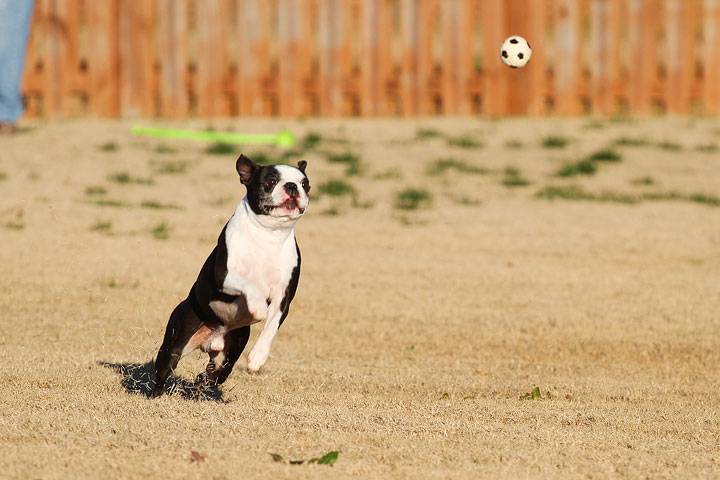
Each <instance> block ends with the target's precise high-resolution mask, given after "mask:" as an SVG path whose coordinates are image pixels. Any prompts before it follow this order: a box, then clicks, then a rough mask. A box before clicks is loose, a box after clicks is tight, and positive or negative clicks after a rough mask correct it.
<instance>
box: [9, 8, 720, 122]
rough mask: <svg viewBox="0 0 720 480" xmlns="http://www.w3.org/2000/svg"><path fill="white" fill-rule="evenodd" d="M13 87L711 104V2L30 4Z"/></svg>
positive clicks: (718, 90)
mask: <svg viewBox="0 0 720 480" xmlns="http://www.w3.org/2000/svg"><path fill="white" fill-rule="evenodd" d="M510 34H519V35H523V36H524V37H525V38H527V39H528V40H529V42H530V44H531V45H532V47H533V56H532V60H531V61H530V63H529V64H528V66H527V67H525V68H523V69H517V70H511V69H509V68H508V67H506V66H505V65H504V64H502V63H501V62H500V59H499V55H498V50H499V47H500V44H501V42H502V40H503V39H504V38H505V37H507V36H509V35H510ZM23 91H24V95H25V98H26V99H27V105H28V114H29V115H32V116H78V115H94V116H100V117H118V116H120V117H134V116H141V117H156V116H162V117H187V116H202V117H222V116H238V115H239V116H259V115H279V116H284V117H285V116H287V117H296V116H307V115H322V116H350V115H360V116H389V115H402V116H413V115H436V114H442V115H468V114H483V115H491V116H495V115H506V114H529V115H546V114H560V115H577V114H585V113H593V114H602V115H611V114H619V113H631V114H641V115H643V114H655V113H672V114H688V113H703V114H711V115H715V114H718V113H720V0H505V1H503V0H37V1H36V11H35V16H34V19H33V28H32V33H31V38H30V43H29V48H28V57H27V66H26V74H25V77H24V83H23Z"/></svg>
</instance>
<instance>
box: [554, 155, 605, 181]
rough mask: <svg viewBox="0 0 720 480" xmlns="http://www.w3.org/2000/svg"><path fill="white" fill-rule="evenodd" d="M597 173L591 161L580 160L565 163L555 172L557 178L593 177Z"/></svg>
mask: <svg viewBox="0 0 720 480" xmlns="http://www.w3.org/2000/svg"><path fill="white" fill-rule="evenodd" d="M596 171H597V166H596V165H595V162H593V161H591V160H587V159H585V160H580V161H578V162H575V163H566V164H565V165H563V166H562V168H560V170H558V171H557V173H556V174H555V176H557V177H574V176H576V175H593V174H594V173H595V172H596Z"/></svg>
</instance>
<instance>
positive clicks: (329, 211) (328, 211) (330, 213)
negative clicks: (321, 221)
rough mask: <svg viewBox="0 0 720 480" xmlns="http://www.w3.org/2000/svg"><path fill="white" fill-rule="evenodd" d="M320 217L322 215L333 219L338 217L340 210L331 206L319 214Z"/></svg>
mask: <svg viewBox="0 0 720 480" xmlns="http://www.w3.org/2000/svg"><path fill="white" fill-rule="evenodd" d="M320 215H324V216H327V217H335V216H337V215H340V209H339V208H338V207H337V206H332V207H329V208H326V209H325V210H323V211H322V212H320Z"/></svg>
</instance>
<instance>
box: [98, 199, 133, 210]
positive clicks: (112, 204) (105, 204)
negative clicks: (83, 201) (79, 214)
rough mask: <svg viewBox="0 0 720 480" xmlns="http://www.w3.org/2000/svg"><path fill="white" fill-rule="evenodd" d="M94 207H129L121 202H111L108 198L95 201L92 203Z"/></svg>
mask: <svg viewBox="0 0 720 480" xmlns="http://www.w3.org/2000/svg"><path fill="white" fill-rule="evenodd" d="M91 203H93V204H94V205H97V206H98V207H113V208H125V207H129V206H130V205H128V204H127V203H125V202H123V201H122V200H113V199H109V198H102V199H99V200H95V201H93V202H91Z"/></svg>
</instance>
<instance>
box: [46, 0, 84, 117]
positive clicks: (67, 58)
mask: <svg viewBox="0 0 720 480" xmlns="http://www.w3.org/2000/svg"><path fill="white" fill-rule="evenodd" d="M43 10H44V13H45V15H44V22H45V45H44V47H45V48H44V56H43V65H44V67H45V77H44V85H43V107H44V113H45V115H47V116H49V117H54V116H60V115H68V113H69V110H70V106H69V101H70V85H71V82H72V72H73V67H77V65H72V64H71V61H72V57H73V54H75V55H76V50H77V44H76V45H75V52H73V44H72V38H71V35H70V34H71V31H72V30H71V29H70V27H69V25H70V23H71V22H72V21H73V18H72V13H71V12H72V10H73V9H72V4H71V3H70V1H69V0H50V1H48V2H46V3H45V8H44V9H43ZM75 31H76V32H77V30H75Z"/></svg>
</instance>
